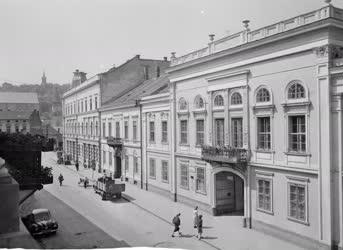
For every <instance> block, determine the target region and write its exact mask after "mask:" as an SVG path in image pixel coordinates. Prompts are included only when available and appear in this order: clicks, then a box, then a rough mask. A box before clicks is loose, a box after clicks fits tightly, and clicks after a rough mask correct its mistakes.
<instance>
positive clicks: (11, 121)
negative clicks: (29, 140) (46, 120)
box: [0, 92, 42, 134]
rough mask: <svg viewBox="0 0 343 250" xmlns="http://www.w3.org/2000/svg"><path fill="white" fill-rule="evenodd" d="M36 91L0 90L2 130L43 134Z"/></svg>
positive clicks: (0, 122)
mask: <svg viewBox="0 0 343 250" xmlns="http://www.w3.org/2000/svg"><path fill="white" fill-rule="evenodd" d="M38 110H39V102H38V96H37V94H36V93H30V92H26V93H25V92H21V93H18V92H0V131H1V132H7V133H16V132H17V133H18V132H21V133H30V134H41V133H42V131H41V126H42V122H41V120H40V116H39V111H38Z"/></svg>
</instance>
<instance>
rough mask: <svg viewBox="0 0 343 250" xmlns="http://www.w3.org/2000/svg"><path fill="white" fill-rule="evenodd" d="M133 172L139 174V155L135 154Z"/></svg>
mask: <svg viewBox="0 0 343 250" xmlns="http://www.w3.org/2000/svg"><path fill="white" fill-rule="evenodd" d="M133 173H134V174H139V166H138V157H137V156H135V155H134V156H133Z"/></svg>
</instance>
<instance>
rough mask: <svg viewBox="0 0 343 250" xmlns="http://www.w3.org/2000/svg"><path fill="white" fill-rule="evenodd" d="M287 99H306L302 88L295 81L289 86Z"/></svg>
mask: <svg viewBox="0 0 343 250" xmlns="http://www.w3.org/2000/svg"><path fill="white" fill-rule="evenodd" d="M287 96H288V99H302V98H305V97H306V94H305V88H304V86H303V85H302V84H301V83H300V82H298V81H296V82H294V83H293V84H292V85H290V86H289V88H288V92H287Z"/></svg>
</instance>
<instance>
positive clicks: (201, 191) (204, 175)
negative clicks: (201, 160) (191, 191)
mask: <svg viewBox="0 0 343 250" xmlns="http://www.w3.org/2000/svg"><path fill="white" fill-rule="evenodd" d="M200 169H201V170H202V171H203V190H202V189H199V174H198V170H200ZM195 192H196V193H200V194H206V168H205V167H196V169H195Z"/></svg>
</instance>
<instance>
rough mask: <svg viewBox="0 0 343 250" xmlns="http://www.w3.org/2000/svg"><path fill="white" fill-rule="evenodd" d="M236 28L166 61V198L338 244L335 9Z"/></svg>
mask: <svg viewBox="0 0 343 250" xmlns="http://www.w3.org/2000/svg"><path fill="white" fill-rule="evenodd" d="M245 28H246V29H245V30H244V31H242V32H239V33H236V34H233V35H230V36H227V37H224V38H221V39H218V40H214V39H213V38H214V37H213V36H212V35H211V36H210V42H209V45H208V46H207V47H205V48H204V49H201V50H197V51H194V52H191V53H189V54H187V55H185V56H181V57H179V58H174V59H172V62H171V67H170V68H169V69H168V73H169V76H170V81H171V98H172V101H171V120H172V121H175V123H174V122H173V123H172V124H175V127H174V128H172V135H171V138H173V139H174V138H175V139H176V140H175V141H172V150H171V154H172V157H171V161H172V162H173V166H172V167H173V168H176V169H175V170H174V171H175V172H176V173H177V179H176V182H175V183H177V185H176V187H175V189H173V192H174V196H175V197H176V199H177V200H180V201H183V202H187V203H189V204H197V205H200V206H201V207H202V208H203V209H206V210H208V211H212V212H213V213H214V214H225V213H231V212H235V213H239V212H241V213H242V215H244V216H245V217H246V218H247V222H248V225H249V226H252V227H254V228H257V229H261V230H264V231H269V232H271V233H273V234H274V235H278V236H280V237H283V238H286V239H287V240H293V241H296V242H297V243H299V244H302V245H304V246H307V247H309V248H314V247H318V246H321V247H323V248H329V247H330V246H333V245H335V246H339V247H340V248H342V246H343V245H342V244H343V243H342V242H343V238H342V235H343V233H342V232H343V231H342V229H343V217H342V210H343V208H342V147H343V144H342V108H341V107H342V106H341V100H342V92H341V91H342V90H343V88H342V86H341V84H342V83H343V74H342V73H343V67H342V65H343V64H342V56H343V32H342V31H343V10H341V9H337V8H334V7H333V6H331V5H328V6H325V7H323V8H321V9H319V10H316V11H313V12H310V13H306V14H304V15H301V16H298V17H295V18H291V19H288V20H285V21H282V22H279V23H276V24H273V25H270V26H267V27H264V28H261V29H258V30H250V29H249V27H248V22H245Z"/></svg>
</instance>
